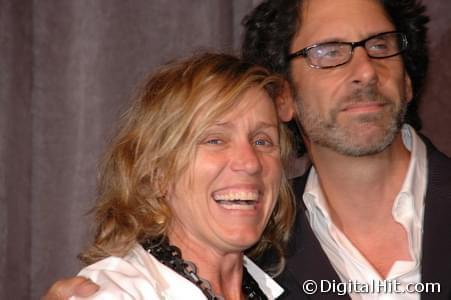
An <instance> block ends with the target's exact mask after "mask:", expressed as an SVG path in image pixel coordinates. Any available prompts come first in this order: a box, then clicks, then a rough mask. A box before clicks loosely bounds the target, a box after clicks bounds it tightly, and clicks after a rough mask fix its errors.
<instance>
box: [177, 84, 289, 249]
mask: <svg viewBox="0 0 451 300" xmlns="http://www.w3.org/2000/svg"><path fill="white" fill-rule="evenodd" d="M201 136H202V137H201V139H200V141H199V142H198V144H197V146H196V152H195V159H194V161H192V162H190V163H189V168H188V170H187V171H186V172H185V173H184V174H182V176H181V180H179V181H178V182H176V183H175V184H174V185H173V187H172V188H171V191H170V192H169V205H170V207H171V210H172V212H173V220H172V223H171V225H170V230H169V239H170V240H172V242H173V241H174V240H176V241H183V243H186V244H187V245H190V246H193V247H196V246H197V247H200V249H213V250H214V251H216V252H218V253H228V252H237V251H243V250H245V249H246V248H249V247H250V246H252V245H253V244H254V243H256V242H257V241H258V239H259V238H260V236H261V234H262V232H263V229H264V228H265V226H266V224H267V222H268V220H269V217H270V215H271V212H272V210H273V208H274V205H275V203H276V200H277V196H278V192H279V186H280V182H281V176H282V166H281V160H280V148H279V133H278V119H277V114H276V110H275V107H274V103H273V101H272V100H271V98H270V97H269V96H268V94H267V93H266V92H265V91H264V90H263V89H261V88H250V89H249V90H247V91H246V92H245V93H244V94H243V96H242V98H241V101H240V102H239V104H238V105H237V106H235V107H234V108H233V110H232V111H230V112H229V113H227V114H225V115H223V116H222V117H220V118H219V119H218V120H216V121H215V123H214V124H213V125H211V126H210V127H208V128H207V129H206V130H205V131H204V132H203V133H202V135H201ZM204 251H205V250H204Z"/></svg>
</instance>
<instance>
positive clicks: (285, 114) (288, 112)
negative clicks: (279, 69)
mask: <svg viewBox="0 0 451 300" xmlns="http://www.w3.org/2000/svg"><path fill="white" fill-rule="evenodd" d="M294 105H295V103H294V100H293V96H292V94H291V89H290V84H289V83H288V82H287V81H285V83H284V85H283V89H282V93H281V94H280V95H279V96H278V97H277V99H276V106H277V113H278V115H279V119H280V120H281V121H282V122H289V121H291V120H292V119H293V117H294V113H295V111H296V110H295V107H294Z"/></svg>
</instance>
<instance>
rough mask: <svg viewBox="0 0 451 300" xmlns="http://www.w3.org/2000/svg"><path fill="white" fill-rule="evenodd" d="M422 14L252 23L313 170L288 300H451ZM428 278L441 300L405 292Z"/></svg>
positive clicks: (450, 198) (346, 14)
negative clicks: (425, 114) (422, 98)
mask: <svg viewBox="0 0 451 300" xmlns="http://www.w3.org/2000/svg"><path fill="white" fill-rule="evenodd" d="M423 12H424V8H423V6H421V5H420V4H418V3H417V1H415V0H406V1H399V0H394V1H379V0H334V1H328V0H304V1H300V0H268V1H264V2H263V3H262V4H261V5H259V6H258V7H257V8H256V9H255V10H254V11H253V12H252V14H251V15H250V16H248V17H247V18H246V20H245V26H246V36H245V41H244V45H243V56H244V57H245V58H246V59H248V60H251V61H253V62H257V63H260V64H262V65H265V66H266V67H268V68H270V69H272V70H274V71H275V72H279V73H282V74H284V75H285V76H286V78H287V80H288V82H289V85H290V86H289V87H288V86H287V89H286V92H285V95H284V97H282V98H281V99H280V101H279V114H280V118H281V119H282V120H284V121H290V120H292V119H294V120H296V121H297V123H298V125H299V128H300V131H301V132H302V137H303V139H304V140H305V147H306V149H307V150H308V153H309V155H310V158H311V161H312V163H313V167H312V168H311V169H310V170H309V172H308V173H307V174H306V175H304V176H302V177H299V178H296V179H294V183H293V184H294V189H295V193H296V197H297V199H298V212H297V213H298V219H297V222H296V225H295V228H294V232H293V235H292V243H291V246H290V249H289V251H288V254H287V268H286V271H285V272H284V273H283V274H282V275H281V276H280V277H279V281H280V282H281V283H282V285H284V286H285V287H286V288H287V294H286V299H301V298H310V299H336V298H338V297H340V295H342V294H344V295H345V297H349V295H350V296H352V298H353V299H379V297H381V298H383V297H385V298H384V299H420V297H421V299H428V298H434V299H450V298H451V258H449V257H448V255H450V254H451V229H450V228H451V221H448V220H447V217H446V212H447V211H451V186H450V183H451V175H450V174H451V173H450V172H449V170H450V169H451V160H450V159H449V158H447V157H446V156H445V155H443V154H441V153H440V152H438V151H437V150H436V149H435V148H434V147H433V146H432V144H431V143H430V142H429V141H428V140H427V139H425V138H424V137H420V136H419V135H418V134H417V133H416V131H415V129H414V128H417V126H418V118H417V117H416V101H417V98H418V96H419V93H420V91H421V87H422V83H423V79H424V76H425V72H426V67H427V51H426V45H425V40H426V37H425V35H426V28H425V24H426V22H427V17H425V16H424V15H423ZM407 123H409V124H411V125H407ZM442 215H444V216H442ZM72 280H74V279H72ZM384 280H386V281H385V283H384ZM420 282H423V283H439V284H440V293H438V292H437V286H436V285H435V286H434V287H435V291H432V286H429V288H428V289H429V290H428V291H427V292H426V291H424V292H423V293H421V294H420V293H407V292H406V293H402V294H398V293H395V292H397V291H404V290H405V289H406V288H409V291H410V290H412V289H413V288H415V287H412V286H411V285H409V284H410V283H420ZM338 283H349V285H348V286H347V287H346V288H345V289H344V288H343V285H338ZM371 283H376V285H377V287H376V288H377V290H374V287H373V290H372V291H373V293H371V292H369V291H368V290H367V288H368V286H369V285H370V284H371ZM85 284H86V283H85ZM365 284H366V285H365ZM384 284H385V285H384ZM88 286H89V285H88ZM349 286H351V287H349ZM315 287H316V288H317V290H316V293H315ZM365 287H367V288H365ZM416 287H417V289H419V288H420V287H421V286H416ZM390 288H391V289H390ZM424 289H425V288H424ZM60 290H61V289H60ZM62 290H63V291H64V289H62ZM70 293H72V291H70ZM346 294H348V295H346Z"/></svg>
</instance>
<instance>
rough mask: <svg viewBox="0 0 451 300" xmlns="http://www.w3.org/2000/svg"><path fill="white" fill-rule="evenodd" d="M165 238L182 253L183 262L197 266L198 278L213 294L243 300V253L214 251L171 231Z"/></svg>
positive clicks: (184, 234)
mask: <svg viewBox="0 0 451 300" xmlns="http://www.w3.org/2000/svg"><path fill="white" fill-rule="evenodd" d="M188 235H189V234H188ZM168 236H169V240H170V243H171V244H172V245H174V246H177V247H178V248H179V249H180V251H181V252H182V257H183V259H184V260H188V261H191V262H193V263H194V264H195V265H196V267H197V274H198V276H199V277H201V278H202V279H204V280H207V281H208V282H209V283H210V284H211V287H212V289H213V292H214V293H215V294H216V295H219V296H223V297H224V299H233V300H235V299H244V297H243V294H242V288H241V287H242V279H243V253H242V252H230V253H227V252H221V251H215V250H214V249H212V247H209V246H207V245H205V244H203V243H201V242H199V241H198V240H197V239H196V238H194V237H192V236H187V234H186V233H183V234H180V233H177V232H170V233H169V235H168Z"/></svg>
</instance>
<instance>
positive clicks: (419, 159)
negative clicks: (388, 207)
mask: <svg viewBox="0 0 451 300" xmlns="http://www.w3.org/2000/svg"><path fill="white" fill-rule="evenodd" d="M401 134H402V140H403V143H404V146H405V147H406V149H407V150H409V151H410V152H411V156H410V162H409V166H408V171H407V174H406V178H405V179H404V182H403V185H402V188H401V190H400V193H399V194H398V196H397V197H396V199H395V201H394V203H393V209H392V213H393V217H394V218H395V219H396V220H397V221H398V222H400V223H401V224H402V225H404V227H406V229H407V231H408V232H409V236H411V234H412V232H413V228H411V227H412V226H413V224H417V225H416V226H420V228H422V223H423V222H422V218H423V211H424V196H425V192H426V184H427V182H426V180H427V176H426V174H427V157H426V146H425V145H424V143H423V141H422V140H421V139H420V137H419V136H418V135H417V133H416V132H415V130H414V129H413V128H412V127H411V126H409V125H407V124H404V125H403V127H402V130H401ZM303 200H304V204H305V206H306V208H307V212H308V214H309V216H310V217H312V216H313V215H317V212H319V213H320V214H321V215H322V219H323V221H324V222H325V223H326V224H327V226H328V227H329V228H330V226H331V224H332V221H331V217H330V213H329V206H328V204H327V201H326V199H325V197H324V195H323V192H322V190H321V186H320V184H319V178H318V174H317V172H316V169H315V167H314V166H312V168H311V170H310V173H309V175H308V178H307V183H306V186H305V190H304V195H303ZM418 220H419V221H420V222H417V221H418ZM420 231H421V230H420ZM414 240H416V241H415V243H418V242H419V241H417V240H418V239H417V238H415V239H414ZM415 256H417V255H415Z"/></svg>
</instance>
